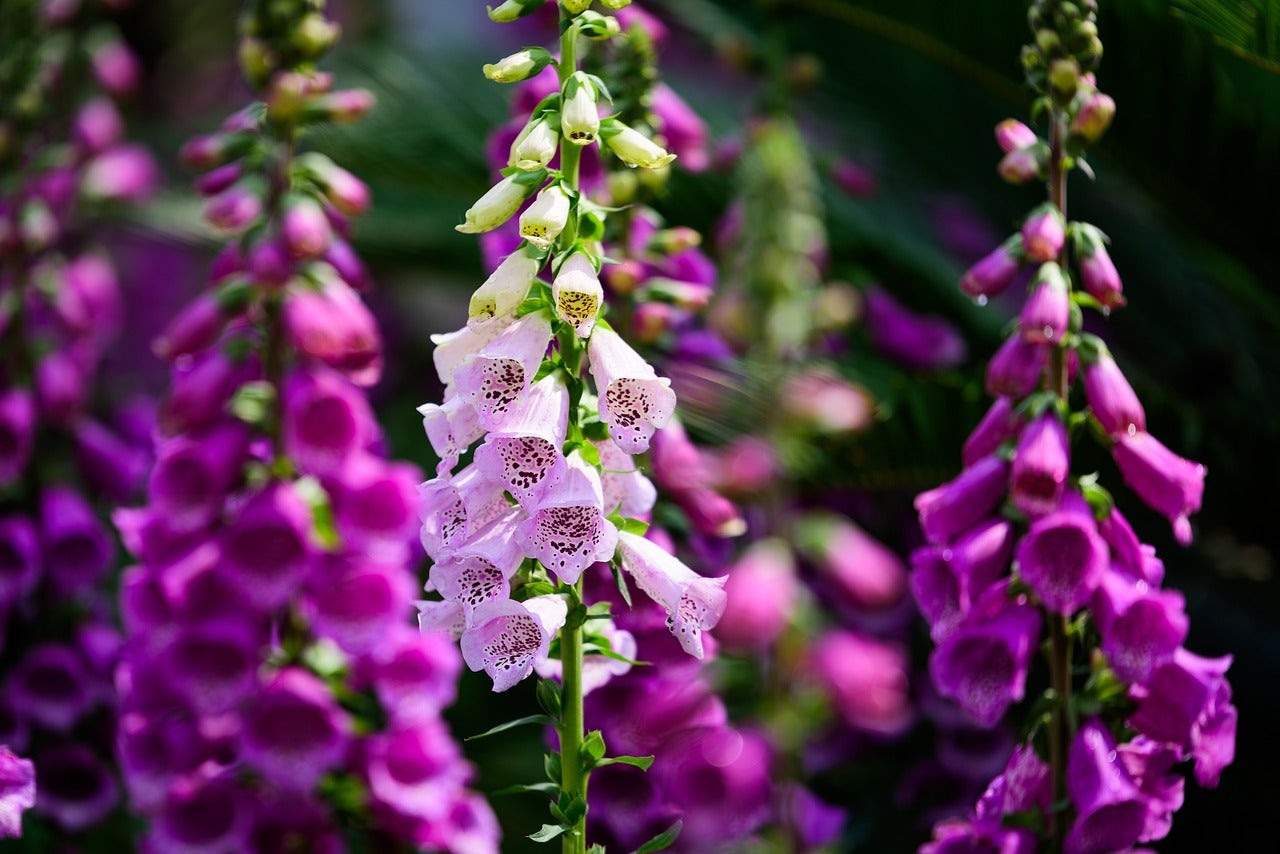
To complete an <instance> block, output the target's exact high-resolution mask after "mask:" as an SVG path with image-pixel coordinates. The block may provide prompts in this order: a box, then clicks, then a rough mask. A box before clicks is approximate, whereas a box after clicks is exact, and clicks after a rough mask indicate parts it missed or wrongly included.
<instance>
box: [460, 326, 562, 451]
mask: <svg viewBox="0 0 1280 854" xmlns="http://www.w3.org/2000/svg"><path fill="white" fill-rule="evenodd" d="M550 342H551V322H550V321H549V320H548V319H547V317H546V315H545V314H543V313H542V312H536V313H534V314H526V315H525V316H524V317H522V318H520V319H519V320H517V321H516V322H515V323H512V324H511V325H510V326H509V327H507V329H506V330H505V331H504V332H503V333H502V334H501V335H499V336H498V337H497V338H495V339H493V341H491V342H490V343H489V344H487V345H486V346H485V347H484V348H483V349H482V350H481V351H480V352H479V353H476V354H475V355H473V356H469V357H467V359H466V360H465V361H464V362H463V363H462V364H461V365H459V366H458V369H457V370H456V371H454V374H453V378H454V382H455V384H456V387H457V391H458V397H459V398H461V399H462V400H463V401H464V402H466V403H469V404H470V405H471V406H473V407H475V410H476V418H477V420H478V421H479V422H480V426H481V427H483V428H484V429H486V430H499V429H501V428H502V427H503V426H504V425H505V423H506V419H507V416H508V414H509V413H510V410H511V407H512V405H513V404H514V403H515V402H516V401H517V400H518V399H519V398H520V397H521V396H522V395H523V394H524V393H525V392H526V391H527V390H528V388H529V384H530V382H532V380H533V376H534V374H536V373H537V372H538V367H539V366H540V365H541V364H542V357H543V355H544V354H545V353H546V351H547V345H548V344H549V343H550Z"/></svg>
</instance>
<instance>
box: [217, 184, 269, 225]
mask: <svg viewBox="0 0 1280 854" xmlns="http://www.w3.org/2000/svg"><path fill="white" fill-rule="evenodd" d="M258 189H259V188H258V187H257V185H256V184H255V183H254V182H250V181H241V182H240V183H238V184H235V185H233V186H232V187H230V188H228V189H226V190H223V191H222V192H221V193H219V194H218V195H217V196H214V197H213V198H212V199H210V200H209V204H207V205H205V208H204V218H205V219H206V220H208V221H209V223H210V224H211V225H213V226H216V227H217V228H222V229H225V230H227V231H233V232H234V231H243V230H244V229H246V228H248V227H249V225H250V224H251V223H252V222H253V221H254V220H256V219H257V218H258V216H259V214H261V213H262V199H261V198H260V196H259V193H258V192H257V191H258Z"/></svg>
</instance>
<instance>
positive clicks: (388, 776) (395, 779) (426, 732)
mask: <svg viewBox="0 0 1280 854" xmlns="http://www.w3.org/2000/svg"><path fill="white" fill-rule="evenodd" d="M363 772H364V776H365V778H366V780H367V781H368V784H369V798H370V802H371V804H370V805H371V807H372V809H373V812H374V814H375V815H376V816H378V817H379V818H380V819H381V820H382V822H384V823H385V825H386V826H388V827H390V828H391V829H393V830H394V831H395V832H396V833H397V835H399V836H401V837H403V838H407V839H411V840H413V841H414V842H415V843H416V844H419V845H426V844H427V840H428V837H429V835H430V834H431V832H432V831H431V826H432V825H433V824H439V823H441V822H442V820H443V819H444V818H445V816H446V815H447V814H448V812H449V810H450V806H451V802H452V800H453V798H454V797H455V796H456V795H457V794H458V789H459V786H460V785H461V784H462V783H463V782H465V780H466V778H467V777H468V776H469V772H468V769H467V766H466V765H465V764H464V763H463V762H462V757H461V756H460V755H459V753H458V746H457V744H455V743H454V741H453V740H452V739H451V738H449V734H448V732H447V731H446V730H445V728H444V726H443V725H441V724H440V722H439V721H438V720H435V721H431V722H429V723H426V722H424V723H422V724H420V725H417V726H413V727H396V728H393V729H390V730H388V731H386V732H382V733H378V734H376V735H373V736H371V737H370V738H369V739H368V740H367V743H366V745H365V749H364V768H363ZM482 850H483V849H482Z"/></svg>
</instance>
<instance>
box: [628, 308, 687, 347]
mask: <svg viewBox="0 0 1280 854" xmlns="http://www.w3.org/2000/svg"><path fill="white" fill-rule="evenodd" d="M677 316H678V312H677V310H676V309H675V307H674V306H671V305H668V304H667V303H665V302H642V303H640V305H638V306H636V310H635V312H634V313H633V314H632V315H631V331H632V332H633V333H634V337H635V340H636V341H638V342H639V343H641V344H653V343H654V342H656V341H657V340H658V339H659V338H661V337H662V336H663V335H664V334H666V332H667V330H668V329H670V328H671V327H672V326H673V325H675V321H676V318H677Z"/></svg>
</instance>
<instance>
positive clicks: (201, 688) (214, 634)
mask: <svg viewBox="0 0 1280 854" xmlns="http://www.w3.org/2000/svg"><path fill="white" fill-rule="evenodd" d="M260 646H261V640H260V638H259V636H258V631H257V629H256V628H255V627H253V626H250V625H247V624H246V623H245V622H243V621H241V620H220V621H217V622H209V623H206V624H203V625H196V626H187V627H183V628H182V629H181V630H180V631H179V632H178V633H177V636H176V637H174V638H173V639H172V640H171V641H170V643H169V644H168V645H167V646H166V648H165V649H164V650H163V652H162V654H161V661H160V664H161V665H162V666H163V668H164V670H165V671H166V672H167V676H168V685H169V686H170V688H171V690H173V691H176V692H178V694H179V695H180V696H181V697H183V698H184V699H185V701H186V703H188V704H190V706H191V708H193V709H194V710H196V711H197V712H200V713H203V714H218V713H220V712H224V711H227V710H228V709H231V708H233V707H234V706H235V705H236V704H237V703H239V702H240V701H241V700H243V699H244V698H246V697H248V696H249V695H250V693H252V691H253V689H254V686H255V681H256V678H255V677H256V672H257V669H258V660H259V648H260Z"/></svg>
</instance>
